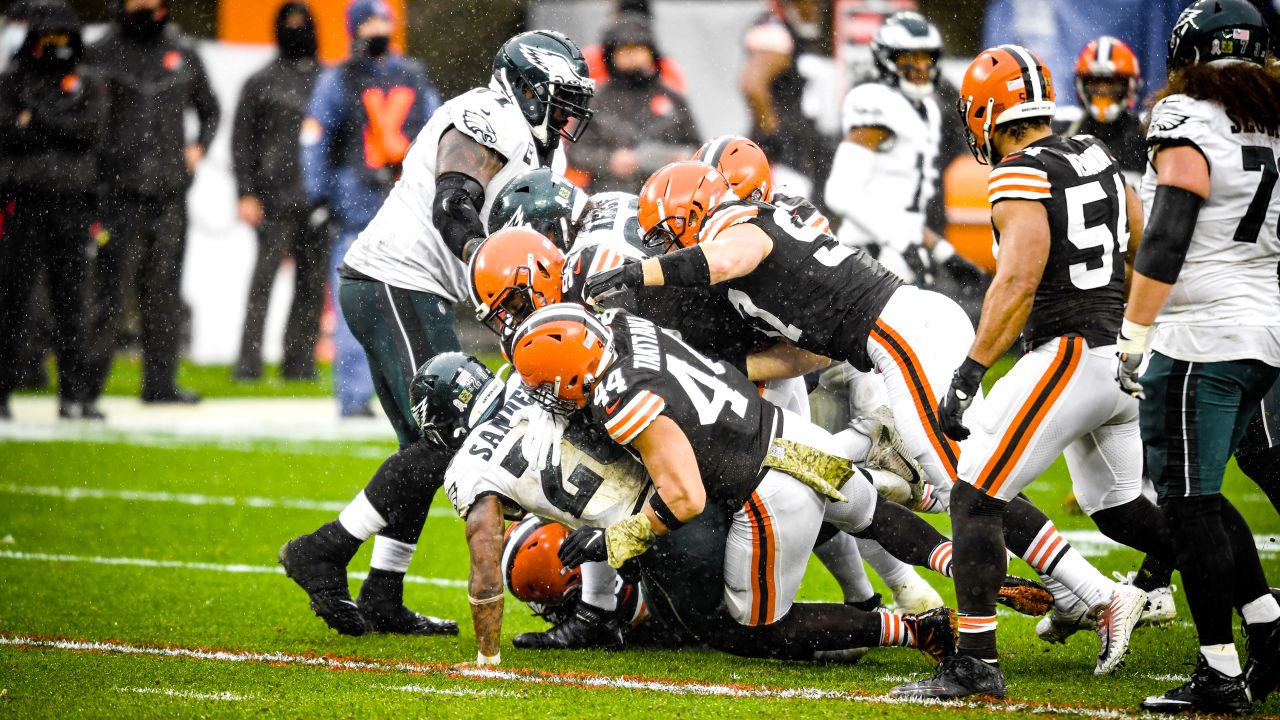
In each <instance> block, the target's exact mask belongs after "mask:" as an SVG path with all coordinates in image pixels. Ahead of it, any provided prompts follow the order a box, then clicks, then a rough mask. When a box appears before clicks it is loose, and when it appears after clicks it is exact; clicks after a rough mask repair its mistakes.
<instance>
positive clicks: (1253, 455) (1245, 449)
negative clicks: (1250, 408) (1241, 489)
mask: <svg viewBox="0 0 1280 720" xmlns="http://www.w3.org/2000/svg"><path fill="white" fill-rule="evenodd" d="M1236 463H1237V464H1238V465H1239V466H1240V471H1241V472H1243V473H1244V474H1245V475H1246V476H1248V478H1249V479H1250V480H1252V481H1254V482H1255V483H1257V484H1258V487H1260V488H1262V492H1264V493H1266V495H1267V499H1268V500H1270V501H1271V506H1272V507H1274V508H1275V509H1276V511H1277V512H1280V382H1277V383H1276V384H1275V385H1272V386H1271V389H1270V390H1268V391H1267V394H1266V396H1264V397H1263V398H1262V402H1261V403H1259V404H1258V411H1257V413H1256V414H1255V415H1254V416H1253V419H1252V420H1250V421H1249V425H1248V427H1247V428H1246V429H1245V433H1244V437H1243V438H1241V440H1240V444H1239V446H1238V447H1237V448H1236Z"/></svg>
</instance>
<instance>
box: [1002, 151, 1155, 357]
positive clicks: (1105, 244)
mask: <svg viewBox="0 0 1280 720" xmlns="http://www.w3.org/2000/svg"><path fill="white" fill-rule="evenodd" d="M1124 188H1125V186H1124V178H1123V177H1122V176H1121V174H1120V166H1119V165H1117V164H1116V161H1115V158H1113V157H1112V156H1111V152H1110V151H1109V150H1107V147H1106V146H1105V145H1103V144H1102V142H1101V141H1099V140H1098V139H1097V138H1094V137H1091V136H1089V135H1077V136H1076V137H1073V138H1062V137H1059V136H1057V135H1050V136H1049V137H1047V138H1044V139H1043V140H1038V141H1036V142H1034V143H1032V144H1031V145H1029V146H1027V147H1026V148H1024V149H1023V150H1020V151H1018V152H1016V153H1011V154H1009V155H1007V156H1005V158H1004V159H1002V160H1001V161H1000V162H999V163H998V164H997V165H996V166H995V167H994V168H992V169H991V175H990V179H989V180H988V182H987V199H988V200H990V201H991V205H992V206H993V207H994V206H995V204H996V203H998V202H1002V201H1008V200H1030V201H1033V202H1040V203H1043V204H1044V208H1045V212H1046V214H1047V215H1048V219H1049V258H1048V261H1047V262H1046V263H1045V268H1044V275H1043V276H1042V277H1041V279H1040V285H1039V286H1038V287H1037V288H1036V297H1035V301H1034V304H1033V305H1032V306H1031V315H1030V316H1029V317H1028V318H1027V324H1026V327H1025V328H1023V331H1022V341H1023V345H1024V347H1025V349H1027V350H1031V349H1033V348H1035V347H1038V346H1039V345H1042V344H1043V343H1046V342H1048V341H1050V340H1052V339H1054V338H1057V337H1061V336H1064V335H1079V336H1082V337H1084V339H1085V341H1086V342H1088V343H1089V345H1090V346H1092V347H1101V346H1106V345H1114V344H1115V341H1116V334H1117V333H1118V332H1120V322H1121V320H1123V319H1124V261H1125V255H1126V253H1127V252H1128V248H1129V214H1128V212H1127V209H1126V205H1125V190H1124ZM993 231H994V230H993ZM993 252H994V253H995V254H996V255H997V257H998V256H999V252H1000V234H999V232H995V247H994V248H993Z"/></svg>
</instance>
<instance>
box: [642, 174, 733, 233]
mask: <svg viewBox="0 0 1280 720" xmlns="http://www.w3.org/2000/svg"><path fill="white" fill-rule="evenodd" d="M735 199H737V196H735V195H734V194H733V190H732V189H731V188H730V187H729V182H728V181H727V180H725V178H724V176H723V175H721V174H720V172H719V171H718V170H716V169H715V168H714V167H709V166H708V165H707V164H706V163H702V162H698V161H696V160H682V161H680V162H674V163H671V164H669V165H666V166H664V167H662V168H661V169H659V170H658V171H657V172H655V173H654V174H653V175H650V176H649V179H648V180H646V181H645V183H644V187H643V188H641V189H640V229H641V230H643V231H644V242H645V245H648V246H649V247H662V248H665V249H666V250H667V251H670V250H673V249H677V248H682V247H693V246H694V245H696V244H698V242H699V239H698V233H699V231H701V230H702V224H703V223H704V222H706V220H707V217H708V216H709V215H711V213H712V211H714V210H715V209H716V207H718V206H719V205H720V203H722V202H724V201H726V200H735Z"/></svg>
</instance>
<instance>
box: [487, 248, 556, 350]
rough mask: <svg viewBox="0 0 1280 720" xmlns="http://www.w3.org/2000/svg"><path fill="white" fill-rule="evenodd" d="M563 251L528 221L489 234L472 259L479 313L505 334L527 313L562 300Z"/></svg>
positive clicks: (502, 335)
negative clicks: (528, 223) (529, 226)
mask: <svg viewBox="0 0 1280 720" xmlns="http://www.w3.org/2000/svg"><path fill="white" fill-rule="evenodd" d="M563 269H564V253H563V252H561V251H560V248H558V247H556V246H555V245H554V244H552V242H551V241H550V240H548V239H547V238H545V237H543V236H542V235H540V234H539V233H537V232H536V231H534V230H531V229H529V228H527V227H510V228H503V229H502V230H499V231H498V232H496V233H494V234H492V235H490V236H489V237H488V238H486V239H485V241H484V242H482V243H480V247H478V248H476V252H475V254H474V255H472V256H471V261H470V262H469V263H468V273H469V274H470V276H471V303H472V304H473V305H474V306H475V308H476V318H477V319H478V320H480V322H482V323H484V325H485V327H487V328H489V329H490V330H492V331H494V332H495V333H497V334H498V336H499V337H504V338H505V337H506V336H508V335H510V334H511V332H512V331H513V330H515V328H516V326H517V325H519V324H520V323H521V321H523V320H524V319H525V318H526V317H529V314H530V313H532V312H533V311H534V310H537V309H538V308H540V307H546V306H547V305H551V304H553V303H558V302H560V286H561V273H562V271H563Z"/></svg>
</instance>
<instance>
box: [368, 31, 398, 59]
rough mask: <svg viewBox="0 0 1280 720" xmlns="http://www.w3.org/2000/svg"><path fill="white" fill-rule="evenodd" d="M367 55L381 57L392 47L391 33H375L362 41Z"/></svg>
mask: <svg viewBox="0 0 1280 720" xmlns="http://www.w3.org/2000/svg"><path fill="white" fill-rule="evenodd" d="M360 44H361V45H362V46H363V47H364V54H365V56H366V57H371V58H380V57H382V56H383V55H386V54H387V51H388V50H390V49H391V36H390V35H373V36H370V37H367V38H364V39H363V40H361V41H360Z"/></svg>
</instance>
